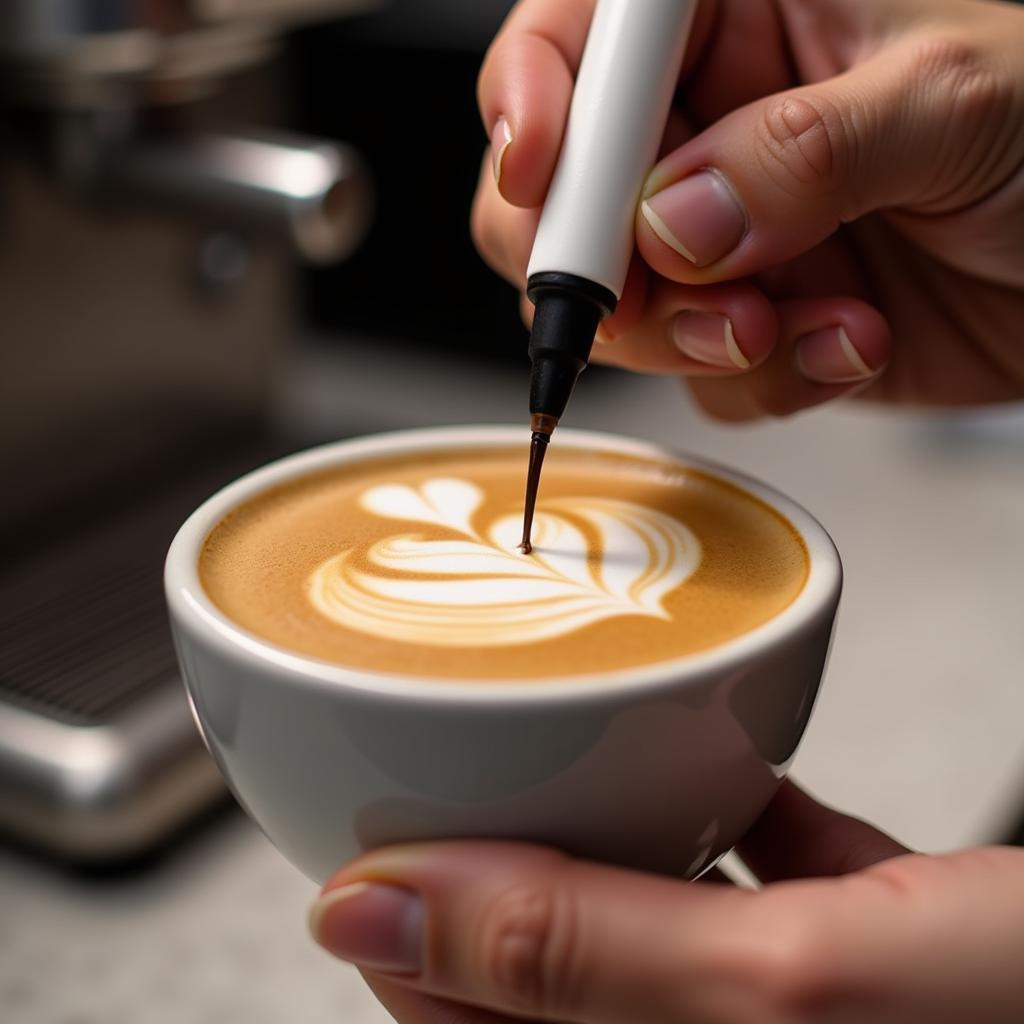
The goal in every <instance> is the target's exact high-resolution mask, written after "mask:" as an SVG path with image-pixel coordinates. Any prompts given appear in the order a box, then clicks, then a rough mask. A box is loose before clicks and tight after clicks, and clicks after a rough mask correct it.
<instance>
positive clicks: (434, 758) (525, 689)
mask: <svg viewBox="0 0 1024 1024" xmlns="http://www.w3.org/2000/svg"><path fill="white" fill-rule="evenodd" d="M554 443H556V444H557V445H559V447H561V448H569V447H581V448H585V449H589V450H591V451H599V452H619V453H624V454H629V455H639V456H648V457H655V458H658V459H668V460H670V461H673V462H677V463H679V464H681V465H683V466H696V467H699V468H701V469H704V470H706V471H709V472H711V473H712V474H713V475H715V476H717V477H720V478H721V479H723V480H727V481H729V482H731V483H733V484H736V485H738V486H739V487H741V488H742V489H744V490H746V491H747V492H749V493H751V494H753V495H755V496H756V497H758V498H760V499H761V500H762V501H764V502H766V503H767V504H768V505H770V506H771V507H772V508H774V509H776V510H777V511H779V512H780V513H782V515H784V516H785V517H786V518H787V519H788V520H789V521H790V523H792V524H793V526H794V527H795V528H796V530H797V531H798V532H799V534H800V536H801V537H802V538H803V541H804V543H805V544H806V546H807V551H808V553H809V556H810V573H809V576H808V579H807V582H806V583H805V585H804V587H803V589H802V590H801V591H800V593H799V594H798V595H797V597H796V599H795V600H794V601H793V602H792V603H791V604H790V605H789V606H788V607H787V608H785V609H784V610H783V611H782V612H780V613H779V614H778V615H776V616H775V617H774V618H772V619H771V620H769V621H768V622H766V623H764V624H763V625H761V626H758V627H757V628H756V629H752V630H750V631H749V632H747V633H744V634H743V635H742V636H739V637H737V638H735V639H733V640H730V641H728V642H726V643H724V644H721V645H720V646H717V647H714V648H712V649H710V650H707V651H703V652H700V653H697V654H691V655H687V656H685V657H681V658H676V659H673V660H671V661H665V662H661V663H658V664H654V665H644V666H642V667H638V668H636V669H629V670H624V671H616V672H607V673H601V674H597V675H589V676H576V677H561V678H551V679H547V680H538V679H536V678H534V679H530V680H529V681H527V682H523V683H517V682H516V681H508V680H499V681H494V680H481V681H479V682H476V681H467V680H465V679H460V680H458V681H452V682H448V681H445V680H439V679H425V678H413V677H405V676H395V675H385V674H375V673H373V672H367V671H363V670H357V669H351V668H345V667H343V666H341V665H336V664H330V663H328V662H324V661H319V660H317V659H315V658H311V657H306V656H303V655H300V654H295V653H291V652H289V651H286V650H283V649H282V648H279V647H276V646H274V645H273V644H271V643H269V642H268V641H266V640H263V639H261V638H260V637H258V636H256V635H254V634H252V633H250V632H248V631H246V630H245V629H243V628H242V627H241V626H238V625H236V624H235V623H234V622H232V621H231V620H230V619H229V618H227V617H226V616H225V615H224V614H223V613H222V612H220V611H219V610H218V609H217V608H216V607H215V606H214V605H213V603H212V602H211V600H210V599H209V597H208V596H207V595H206V593H205V592H204V591H203V588H202V585H201V584H200V581H199V574H198V561H199V554H200V551H201V549H202V546H203V542H204V540H205V538H206V536H207V535H208V534H209V532H210V530H211V529H212V528H213V527H214V526H215V525H216V524H217V523H218V522H219V521H220V520H221V519H222V518H223V517H224V516H225V515H226V514H227V513H228V512H230V511H231V510H232V509H233V508H235V507H237V506H238V505H240V504H242V503H244V502H245V501H247V500H249V499H250V498H253V497H255V496H256V495H258V494H260V493H262V492H264V491H266V490H268V489H269V488H272V487H276V486H278V485H280V484H283V483H286V482H287V481H290V480H294V479H296V478H298V477H302V476H305V475H307V474H310V473H315V472H318V471H320V470H323V469H326V468H329V467H331V466H339V465H343V464H346V465H350V464H354V463H358V462H360V461H362V460H366V459H378V458H381V457H382V456H394V455H401V454H408V455H410V456H411V457H412V458H415V457H416V455H417V454H418V453H422V452H437V451H456V450H458V449H460V448H467V447H473V446H479V445H480V444H486V445H494V446H500V447H509V448H514V449H516V450H524V446H525V441H524V433H523V429H522V428H521V427H514V428H513V427H459V428H451V429H448V428H443V429H432V430H413V431H405V432H401V433H394V434H385V435H381V436H377V437H370V438H365V439H360V440H355V441H344V442H340V443H337V444H330V445H326V446H325V447H322V448H317V449H314V450H312V451H308V452H304V453H302V454H299V455H293V456H290V457H289V458H285V459H282V460H281V461H279V462H275V463H273V464H271V465H269V466H265V467H264V468H263V469H259V470H256V471H255V472H253V473H250V474H248V475H247V476H244V477H242V479H240V480H238V481H236V482H235V483H233V484H230V485H229V486H228V487H225V488H224V489H223V490H222V491H220V492H219V493H217V494H215V495H214V496H213V497H212V498H210V499H209V500H208V501H206V502H205V503H204V504H203V505H202V506H201V507H200V508H199V509H198V510H197V511H196V512H194V513H193V514H192V515H191V516H190V517H189V519H188V521H187V522H186V523H185V525H184V526H182V528H181V530H180V531H179V532H178V535H177V536H176V537H175V539H174V542H173V544H172V545H171V549H170V552H169V553H168V556H167V565H166V571H165V584H166V589H167V601H168V604H169V606H170V613H171V624H172V627H173V632H174V637H175V642H176V646H177V651H178V659H179V661H180V663H181V669H182V673H183V675H184V678H185V683H186V686H187V688H188V692H189V697H190V700H191V702H192V706H193V709H194V712H195V717H196V721H197V723H198V724H199V728H200V730H201V732H202V734H203V737H204V740H205V742H206V744H207V746H208V747H209V749H210V751H211V753H212V754H213V756H214V757H215V758H216V760H217V763H218V764H219V765H220V768H221V771H222V772H223V773H224V777H225V778H226V779H227V781H228V783H229V785H230V786H231V788H232V790H233V791H234V793H235V795H236V796H237V797H238V800H239V801H240V803H241V804H242V806H243V807H245V809H246V810H247V811H248V812H249V814H250V815H252V817H253V818H254V819H255V820H256V822H257V823H258V824H259V825H260V827H261V828H262V829H263V831H264V832H265V833H266V834H267V836H268V837H269V838H270V839H271V841H272V842H273V843H274V844H275V845H276V846H277V847H278V849H280V850H281V852H282V853H283V854H284V855H285V856H286V857H288V858H289V859H290V860H291V861H292V862H293V863H294V864H295V865H297V866H298V867H299V868H300V869H301V870H302V871H304V872H305V873H306V874H307V875H309V876H310V878H312V879H314V880H315V881H317V882H323V881H324V880H325V879H326V878H327V877H328V875H330V874H331V872H333V871H334V870H335V869H336V868H338V867H339V866H340V865H342V864H344V863H345V862H346V861H348V860H350V859H352V858H353V857H355V856H357V855H358V854H360V853H362V852H363V851H365V850H367V849H371V848H373V847H377V846H382V845H385V844H389V843H397V842H407V841H415V840H424V839H441V838H453V837H489V838H507V839H517V840H528V841H532V842H538V843H544V844H550V845H553V846H557V847H561V848H562V849H565V850H568V851H570V852H571V853H574V854H578V855H581V856H585V857H589V858H593V859H598V860H604V861H609V862H613V863H618V864H623V865H628V866H632V867H637V868H641V869H645V870H652V871H659V872H664V873H668V874H673V875H681V876H691V877H692V876H694V875H696V874H699V873H700V872H701V871H703V870H705V869H706V868H707V867H709V866H710V865H712V864H713V863H714V862H715V861H716V860H717V859H718V857H719V856H721V855H722V854H723V853H724V852H726V851H727V850H728V849H729V848H730V847H732V846H733V845H734V844H735V843H736V841H737V840H738V839H739V838H740V837H741V836H742V835H743V833H744V832H745V831H746V830H747V829H748V828H749V827H750V826H751V825H752V824H753V822H754V821H755V820H756V818H757V817H758V815H759V814H760V813H761V811H762V810H763V809H764V808H765V806H766V805H767V803H768V802H769V800H770V799H771V797H772V795H773V793H774V792H775V790H776V788H777V786H778V784H779V782H780V780H781V778H782V776H783V775H784V774H785V772H786V770H787V769H788V767H789V765H790V763H791V761H792V758H793V755H794V753H795V752H796V748H797V745H798V743H799V742H800V738H801V736H802V735H803V732H804V728H805V726H806V724H807V720H808V718H809V716H810V712H811V707H812V705H813V703H814V699H815V696H816V694H817V691H818V686H819V684H820V681H821V676H822V671H823V669H824V665H825V661H826V658H827V655H828V649H829V643H830V639H831V635H832V627H833V623H834V620H835V613H836V607H837V604H838V602H839V592H840V589H841V582H842V568H841V566H840V562H839V556H838V554H837V553H836V550H835V547H834V546H833V544H832V541H831V540H830V538H829V536H828V534H827V533H826V532H825V531H824V529H823V528H822V527H821V526H820V525H819V524H818V523H817V522H816V521H815V520H814V519H813V518H812V517H811V516H810V515H809V514H808V513H807V512H805V511H804V510H803V509H802V508H800V507H799V506H797V505H796V504H794V503H793V502H792V501H790V500H789V499H787V498H785V497H783V496H782V495H781V494H779V493H777V492H776V491H774V490H772V489H771V488H769V487H766V486H764V485H763V484H761V483H758V482H756V481H754V480H750V479H748V478H746V477H744V476H742V475H740V474H737V473H734V472H732V471H730V470H726V469H722V468H720V467H718V466H714V465H708V464H706V463H704V462H702V461H700V460H698V459H693V458H690V457H689V456H681V455H679V454H677V453H674V452H672V451H670V450H668V449H664V448H660V447H657V446H655V445H651V444H646V443H642V442H638V441H630V440H623V439H622V438H619V437H615V436H612V435H607V434H597V433H590V432H582V431H573V430H559V432H558V434H557V436H556V439H555V442H554ZM524 463H525V454H524Z"/></svg>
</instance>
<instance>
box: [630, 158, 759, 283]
mask: <svg viewBox="0 0 1024 1024" xmlns="http://www.w3.org/2000/svg"><path fill="white" fill-rule="evenodd" d="M640 212H641V213H642V214H643V215H644V218H645V219H646V220H647V223H648V224H650V226H651V230H652V231H653V232H654V233H655V234H656V235H657V236H658V237H659V238H660V239H661V240H662V241H663V242H664V243H665V244H666V245H667V246H669V247H670V248H672V249H675V251H676V252H677V253H679V255H680V256H685V257H686V259H688V260H689V261H690V262H691V263H694V264H696V265H697V266H698V267H706V266H708V265H709V264H711V263H715V262H717V261H718V260H720V259H721V258H722V257H723V256H725V255H727V254H728V253H730V252H732V250H733V249H735V248H736V246H737V245H738V244H739V241H740V239H741V238H742V237H743V234H744V232H745V231H746V230H747V215H746V213H745V212H744V210H743V207H742V206H741V205H740V201H739V199H737V197H736V194H735V193H734V192H733V190H732V188H731V187H730V185H729V183H728V182H727V181H726V180H725V178H724V177H723V176H722V175H721V174H719V173H718V172H717V171H700V172H698V173H697V174H692V175H690V177H689V178H683V180H682V181H677V182H676V183H675V184H674V185H669V186H668V188H663V189H662V190H661V191H660V192H655V194H654V195H653V196H651V197H650V198H649V199H645V200H644V202H643V203H641V204H640Z"/></svg>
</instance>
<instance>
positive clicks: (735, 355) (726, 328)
mask: <svg viewBox="0 0 1024 1024" xmlns="http://www.w3.org/2000/svg"><path fill="white" fill-rule="evenodd" d="M672 341H673V342H675V346H676V348H678V349H679V351H680V352H682V353H683V355H685V356H689V357H690V358H691V359H696V360H697V362H699V363H707V364H708V365H709V366H727V367H729V368H730V369H737V370H749V369H750V360H749V359H748V358H747V357H746V356H745V355H744V354H743V352H742V351H741V350H740V347H739V345H737V344H736V336H735V335H734V334H733V330H732V321H731V320H730V319H729V318H728V317H727V316H722V315H721V313H695V312H691V311H689V310H687V311H685V312H683V313H678V314H677V315H676V318H675V319H674V320H673V321H672Z"/></svg>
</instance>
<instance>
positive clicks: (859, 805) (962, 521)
mask: <svg viewBox="0 0 1024 1024" xmlns="http://www.w3.org/2000/svg"><path fill="white" fill-rule="evenodd" d="M357 350H358V351H359V352H360V353H365V352H367V351H370V347H369V346H352V348H351V351H353V352H355V351H357ZM450 378H451V374H450V373H448V372H446V371H445V370H444V369H443V368H441V367H439V366H438V365H437V364H436V363H435V362H434V361H433V360H432V359H430V358H428V357H426V356H423V357H419V358H413V357H412V356H410V355H408V354H407V353H401V354H396V355H395V357H394V358H392V359H388V360H384V359H381V358H380V352H379V346H378V347H377V351H376V353H375V354H374V355H373V356H366V355H358V356H355V355H345V354H339V355H337V356H335V357H333V359H332V360H331V361H329V362H325V361H324V360H323V359H313V357H308V358H307V359H306V361H305V362H296V363H295V364H294V365H293V367H292V369H291V371H290V372H289V374H288V376H287V378H286V382H285V386H284V387H283V389H282V393H281V398H280V402H279V407H278V408H279V413H280V415H281V416H282V418H284V419H285V420H288V419H295V418H300V417H301V418H302V419H304V420H306V421H308V420H310V419H313V420H316V421H317V422H318V425H319V426H320V428H321V429H324V428H326V429H337V430H338V431H339V432H341V431H345V432H350V430H351V427H350V425H351V424H352V423H355V422H359V423H362V424H365V429H366V430H373V429H378V428H379V429H383V428H386V427H394V426H418V425H425V424H430V423H436V422H518V421H519V420H520V419H521V413H522V409H521V406H522V403H523V401H524V398H525V391H524V389H525V382H524V381H522V380H521V379H520V378H519V377H518V376H517V375H516V374H515V373H514V372H513V371H509V370H507V369H505V370H500V371H499V370H492V371H489V372H486V373H484V372H481V373H480V374H479V375H478V378H475V379H474V380H473V386H472V387H467V386H466V379H467V378H466V376H464V375H462V376H457V377H456V378H455V379H454V380H452V379H450ZM300 395H301V399H300V398H298V396H300ZM428 396H429V397H428ZM382 410H387V411H382ZM570 418H571V421H572V424H573V425H574V426H587V427H599V428H601V429H605V430H613V431H617V432H620V433H625V434H632V435H634V436H639V437H647V438H651V439H654V440H658V441H662V442H667V443H671V444H673V445H675V446H677V447H680V448H684V449H690V450H692V451H694V452H696V453H699V454H701V455H703V456H707V457H710V458H713V459H718V460H720V461H722V462H725V463H728V464H729V465H732V466H735V467H738V468H741V469H744V470H746V471H748V472H750V473H752V474H754V475H756V476H759V477H762V478H764V479H765V480H767V481H769V482H771V483H773V484H775V485H776V486H777V487H779V488H780V489H781V490H783V491H785V492H787V493H789V494H790V495H791V496H792V497H794V498H796V499H797V500H798V501H800V502H801V503H802V504H804V505H805V506H806V507H807V508H808V509H809V510H810V511H811V512H812V513H814V514H815V515H816V516H817V517H818V518H819V519H821V521H822V522H823V523H824V524H825V526H826V527H827V528H828V529H829V530H830V531H831V532H832V534H833V536H834V537H835V539H836V542H837V544H838V546H839V549H840V551H841V553H842V555H843V559H844V562H845V566H846V574H847V575H846V590H845V596H844V600H843V607H842V611H841V617H840V624H839V631H838V634H837V638H836V642H835V647H834V651H833V655H832V661H831V665H830V668H829V672H828V677H827V681H826V685H825V687H824V690H823V693H822V696H821V698H820V700H819V704H818V708H817V711H816V713H815V716H814V718H813V719H812V722H811V727H810V731H809V733H808V736H807V740H806V742H805V744H804V746H803V748H802V750H801V753H800V756H799V758H798V760H797V767H796V773H795V774H796V776H797V777H798V778H800V779H801V780H802V781H803V782H804V783H805V784H806V785H808V786H809V787H811V788H813V789H814V790H815V791H817V792H818V793H819V794H820V795H822V796H823V797H825V798H827V799H829V800H830V801H832V802H834V803H836V804H839V805H841V806H844V807H847V808H849V809H851V810H852V811H855V812H856V813H858V814H861V815H863V816H865V817H868V818H870V819H873V820H875V821H876V822H878V823H880V824H881V825H882V826H883V827H886V828H887V829H889V830H890V831H892V832H893V833H894V834H896V835H898V836H899V837H901V838H902V839H904V840H905V841H907V842H909V843H911V844H913V845H915V846H917V847H919V848H922V849H926V850H942V849H948V848H951V847H955V846H958V845H963V844H968V843H973V842H980V841H985V840H988V839H994V838H999V837H1000V836H1001V835H1003V834H1004V832H1005V830H1006V829H1007V828H1008V827H1009V825H1010V823H1011V821H1013V820H1015V819H1016V818H1017V816H1018V815H1019V814H1020V813H1021V812H1022V810H1024V725H1022V723H1024V679H1022V678H1021V676H1022V668H1021V666H1022V665H1024V631H1022V629H1021V608H1022V607H1024V604H1022V602H1024V599H1022V597H1021V589H1020V581H1021V579H1024V538H1022V524H1024V415H1022V414H1021V410H1020V409H1019V408H1018V409H1017V410H1009V411H1008V412H1006V413H1004V414H1003V415H1001V416H1000V417H995V418H990V419H982V420H976V419H972V420H970V421H965V420H962V419H957V420H952V421H951V420H946V419H943V420H936V419H931V418H924V417H920V416H913V417H908V416H899V415H894V414H891V413H885V412H880V411H877V410H870V409H864V410H859V409H858V410H855V409H852V408H844V409H837V410H828V411H823V412H816V413H813V414H809V415H805V416H803V417H800V418H799V419H797V420H795V421H792V422H785V423H770V424H765V425H761V426H759V427H758V428H756V429H748V428H724V427H716V426H713V425H711V424H708V423H706V422H705V421H703V420H702V419H700V417H699V416H698V415H697V414H696V413H695V412H694V411H693V409H692V408H691V407H690V405H689V404H688V402H686V401H685V400H684V399H682V398H681V397H680V395H679V391H678V388H677V386H676V384H675V383H674V382H672V381H668V380H661V379H652V378H639V377H630V376H626V375H622V376H618V375H611V376H607V377H598V376H597V375H594V376H593V379H592V380H586V379H585V380H584V381H583V382H582V383H581V386H580V388H579V389H578V393H577V397H576V398H575V399H574V403H573V406H572V408H571V409H570ZM313 894H314V889H313V886H312V885H311V884H310V883H309V882H308V881H306V880H305V879H304V878H303V877H301V876H300V875H299V874H298V873H297V872H296V871H295V870H294V869H292V868H291V867H290V866H289V865H288V864H287V863H286V862H285V861H284V860H283V859H281V858H280V857H279V856H278V854H277V853H276V852H275V851H274V850H273V849H272V848H271V847H270V845H269V844H268V843H267V842H266V840H264V839H263V837H262V836H261V835H260V834H259V832H258V831H257V830H256V829H255V827H253V826H252V825H250V824H249V823H248V822H247V821H246V820H245V819H244V818H243V817H242V816H241V815H240V814H228V815H226V816H224V817H223V818H221V819H220V820H218V821H216V822H215V823H214V824H212V825H210V826H208V827H206V828H204V829H202V830H200V831H199V832H198V833H197V834H196V835H195V836H193V837H192V838H191V839H190V840H189V841H188V842H187V843H184V844H182V845H181V846H180V847H179V848H178V849H176V850H175V851H174V852H173V853H172V854H171V855H169V856H168V857H167V858H165V859H164V861H162V862H161V863H160V864H159V865H158V866H156V867H154V868H153V869H151V870H149V871H146V872H141V873H139V874H137V875H134V876H131V877H129V878H127V879H121V880H114V879H107V880H97V879H89V878H81V877H76V876H73V875H69V874H66V873H63V872H60V871H58V870H56V869H54V868H52V867H49V866H47V865H45V864H41V863H37V862H35V861H33V860H32V859H30V858H29V857H28V856H26V855H24V854H20V853H17V852H14V851H9V850H3V849H0V1020H2V1021H3V1022H4V1024H207V1022H209V1024H214V1022H216V1024H295V1022H302V1024H383V1022H385V1021H387V1020H388V1019H389V1018H388V1017H387V1016H386V1015H385V1014H384V1013H383V1012H382V1011H381V1010H380V1009H379V1008H378V1007H377V1006H376V1005H375V1004H374V1003H373V1002H372V1000H371V998H370V997H369V996H368V995H367V994H366V992H365V991H364V989H363V987H362V985H361V982H360V980H359V978H358V975H356V974H355V972H353V971H351V970H349V969H347V968H345V967H342V966H340V965H338V964H336V963H334V962H332V961H331V960H330V959H329V958H328V957H327V956H326V955H325V954H323V953H321V952H320V951H319V950H318V949H316V948H315V947H314V946H313V945H312V944H311V943H310V942H309V940H308V939H307V938H306V935H305V921H304V917H305V911H306V906H307V904H308V902H309V901H310V899H311V898H312V896H313Z"/></svg>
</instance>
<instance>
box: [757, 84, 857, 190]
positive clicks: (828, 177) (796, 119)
mask: <svg viewBox="0 0 1024 1024" xmlns="http://www.w3.org/2000/svg"><path fill="white" fill-rule="evenodd" d="M755 147H756V148H755V152H756V154H757V157H758V160H759V162H760V164H761V167H762V169H763V170H764V171H765V173H766V174H767V175H768V176H769V177H770V178H771V180H772V181H773V182H775V184H776V185H777V186H778V187H779V188H780V189H782V190H783V191H784V192H786V193H788V194H790V195H798V196H807V195H808V194H810V195H812V196H819V195H826V194H828V193H829V192H831V191H832V190H833V189H834V188H835V185H836V183H837V181H838V179H839V176H840V175H841V173H842V170H843V164H844V161H845V156H846V153H847V151H848V149H849V146H848V143H847V129H846V125H845V124H844V122H843V119H842V117H841V115H840V113H839V110H838V109H837V108H836V106H835V105H834V104H833V103H831V102H830V101H829V100H828V99H826V98H825V97H823V96H814V97H812V96H810V95H803V96H779V97H776V98H774V99H772V100H770V101H769V102H768V103H767V104H766V105H765V107H764V109H763V112H762V116H761V120H760V123H759V125H758V127H757V131H756V134H755Z"/></svg>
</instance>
